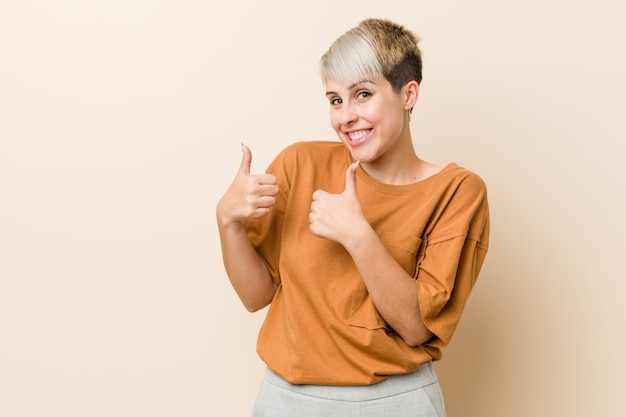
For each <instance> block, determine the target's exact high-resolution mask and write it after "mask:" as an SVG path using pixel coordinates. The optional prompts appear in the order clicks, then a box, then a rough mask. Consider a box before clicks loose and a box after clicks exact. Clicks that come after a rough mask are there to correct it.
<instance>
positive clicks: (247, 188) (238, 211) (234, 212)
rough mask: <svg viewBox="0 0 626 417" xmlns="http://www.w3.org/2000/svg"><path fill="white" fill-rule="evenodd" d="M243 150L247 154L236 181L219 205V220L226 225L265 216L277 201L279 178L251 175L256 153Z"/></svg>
mask: <svg viewBox="0 0 626 417" xmlns="http://www.w3.org/2000/svg"><path fill="white" fill-rule="evenodd" d="M241 151H242V153H243V155H242V157H241V164H240V165H239V170H238V171H237V174H236V175H235V179H234V180H233V182H232V183H231V185H230V187H229V188H228V190H226V192H225V193H224V195H223V196H222V198H221V199H220V201H219V202H218V204H217V217H218V219H219V220H220V221H221V222H222V223H224V224H227V223H235V222H241V221H244V220H248V219H253V218H255V217H261V216H265V215H267V214H268V213H269V212H270V208H271V207H272V206H273V205H274V203H275V202H276V199H275V197H274V196H275V195H276V194H277V193H278V186H277V185H276V177H274V176H273V175H271V174H260V175H250V165H251V162H252V152H251V151H250V148H248V147H247V146H245V145H241Z"/></svg>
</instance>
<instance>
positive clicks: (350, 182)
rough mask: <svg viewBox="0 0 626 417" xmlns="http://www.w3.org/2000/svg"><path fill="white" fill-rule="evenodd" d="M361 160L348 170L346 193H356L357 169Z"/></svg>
mask: <svg viewBox="0 0 626 417" xmlns="http://www.w3.org/2000/svg"><path fill="white" fill-rule="evenodd" d="M358 166H359V161H356V162H355V163H353V164H351V165H350V166H349V167H348V169H347V170H346V189H345V191H344V193H350V194H356V169H357V168H358Z"/></svg>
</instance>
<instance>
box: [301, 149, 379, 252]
mask: <svg viewBox="0 0 626 417" xmlns="http://www.w3.org/2000/svg"><path fill="white" fill-rule="evenodd" d="M358 166H359V162H358V161H357V162H355V163H354V164H352V165H350V166H349V167H348V169H347V170H346V186H345V189H344V191H343V192H342V193H341V194H331V193H328V192H326V191H323V190H317V191H315V192H314V193H313V202H312V203H311V212H310V214H309V222H310V223H311V227H310V229H311V232H312V233H313V234H314V235H316V236H319V237H323V238H326V239H328V240H332V241H335V242H338V243H340V244H342V245H343V246H346V242H347V240H348V239H349V238H350V237H351V236H352V235H353V234H354V230H355V228H356V227H359V225H360V224H364V222H365V223H367V220H366V219H365V217H364V216H363V210H362V209H361V203H360V202H359V196H358V194H357V189H356V170H357V168H358Z"/></svg>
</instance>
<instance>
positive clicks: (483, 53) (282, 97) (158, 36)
mask: <svg viewBox="0 0 626 417" xmlns="http://www.w3.org/2000/svg"><path fill="white" fill-rule="evenodd" d="M366 17H387V18H391V19H394V20H396V21H398V22H399V23H402V24H404V25H406V26H407V27H409V28H411V29H412V30H414V31H415V32H416V33H418V34H419V35H420V36H421V38H422V42H421V47H422V49H423V56H424V81H423V83H422V86H421V92H420V100H419V102H418V105H417V107H416V109H415V112H414V117H413V120H412V122H411V123H412V131H413V136H414V139H415V143H416V148H417V150H418V154H419V155H420V156H422V157H423V158H424V159H426V160H429V161H432V162H435V163H440V164H443V163H447V162H450V161H456V162H457V163H459V164H461V165H463V166H465V167H467V168H469V169H471V170H473V171H475V172H477V173H479V174H480V175H481V176H482V177H483V179H484V180H485V181H486V183H487V186H488V189H489V198H490V204H491V214H492V236H491V247H490V252H489V254H488V257H487V261H486V263H485V266H484V269H483V271H482V274H481V276H480V278H479V281H478V283H477V286H476V288H475V292H474V293H473V295H472V297H471V299H470V302H469V304H468V306H467V309H466V313H465V315H464V317H463V319H462V321H461V323H460V326H459V329H458V331H457V333H456V335H455V337H454V339H453V340H452V343H451V345H450V346H449V348H448V349H447V350H446V351H445V352H444V358H443V360H442V361H441V362H438V363H437V365H436V366H437V370H438V372H439V376H440V380H441V384H442V387H443V390H444V395H445V398H446V402H447V407H448V416H449V417H528V416H536V417H541V416H567V417H588V416H606V417H609V416H614V417H618V416H620V417H621V416H624V415H625V414H626V399H625V398H626V397H625V396H624V393H625V392H626V355H624V352H625V351H626V303H625V302H624V298H625V297H624V296H625V295H626V294H625V293H626V291H625V289H626V284H625V279H626V268H625V266H624V265H625V264H624V252H625V249H626V245H625V244H624V237H625V236H626V223H625V220H624V213H626V210H625V208H626V207H625V204H624V201H623V200H624V196H625V191H624V188H625V187H624V182H625V180H626V169H625V168H624V163H623V159H624V155H625V147H624V141H625V139H626V122H625V117H624V114H625V113H626V112H625V110H626V104H625V103H626V80H625V75H626V58H625V55H624V40H625V39H626V25H624V21H626V2H624V1H623V0H598V1H565V0H559V1H537V0H530V1H528V0H527V1H523V2H522V1H520V2H502V1H495V0H477V1H473V2H464V1H441V2H407V1H394V0H389V1H385V2H379V1H367V0H361V1H345V2H338V1H330V0H320V1H316V2H296V1H265V2H255V1H249V0H247V1H239V2H216V1H215V2H207V1H173V0H153V1H147V0H125V1H119V0H116V1H107V2H83V1H78V0H75V1H69V0H61V1H57V2H46V1H41V0H39V1H37V0H33V1H19V2H17V1H16V2H8V1H6V2H3V4H2V5H1V6H0V140H1V141H0V191H1V195H0V199H1V200H0V201H1V202H0V415H1V416H6V417H26V416H28V417H42V416H59V417H60V416H62V417H74V416H75V417H85V416H90V417H91V416H94V417H95V416H116V417H121V416H132V417H138V416H150V417H165V416H187V417H192V416H247V415H249V413H250V410H251V407H252V404H253V401H254V399H255V396H256V393H257V390H258V386H259V383H260V380H261V377H262V373H263V370H264V365H263V364H262V362H261V361H260V360H259V359H258V357H257V356H256V353H255V342H256V335H257V331H258V328H259V325H260V324H261V322H262V320H263V316H264V314H265V312H264V311H261V312H259V313H256V314H250V313H247V312H246V311H245V309H244V308H243V306H242V305H241V304H240V302H239V300H238V299H237V297H236V295H235V294H234V291H233V290H232V288H231V287H230V284H229V283H228V279H227V277H226V275H225V273H224V270H223V267H222V263H221V255H220V249H219V241H218V236H217V231H216V222H215V214H214V213H215V205H216V203H217V201H218V199H219V197H220V196H221V194H222V192H223V191H224V190H225V189H226V187H227V186H228V184H229V183H230V181H231V179H232V177H233V175H234V174H235V171H236V170H237V167H238V165H239V161H240V157H241V153H240V150H239V148H240V143H241V142H245V143H246V144H247V145H248V146H250V148H251V149H252V152H253V155H254V159H253V164H252V165H253V171H255V172H262V171H263V170H264V168H265V167H266V166H267V164H268V163H269V162H270V161H271V159H272V158H273V156H274V155H276V154H277V153H278V152H279V151H280V150H281V149H282V148H283V147H284V146H286V145H287V144H289V143H291V142H293V141H297V140H317V139H327V140H335V136H334V134H333V132H332V131H331V129H330V127H329V123H328V104H327V102H326V100H325V98H324V97H323V87H322V85H321V82H320V80H319V78H318V75H317V62H318V59H319V57H320V56H321V54H322V53H323V52H324V51H325V50H326V48H327V47H328V46H329V45H330V43H331V42H332V41H333V40H334V39H335V38H336V37H337V36H339V35H340V34H341V33H343V32H344V31H345V30H347V29H349V28H351V27H352V26H354V25H356V24H357V23H358V22H359V21H360V20H361V19H363V18H366Z"/></svg>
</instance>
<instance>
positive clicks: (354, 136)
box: [348, 129, 372, 141]
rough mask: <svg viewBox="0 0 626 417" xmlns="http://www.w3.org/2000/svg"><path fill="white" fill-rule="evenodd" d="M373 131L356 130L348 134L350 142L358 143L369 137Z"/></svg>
mask: <svg viewBox="0 0 626 417" xmlns="http://www.w3.org/2000/svg"><path fill="white" fill-rule="evenodd" d="M371 131H372V130H371V129H367V130H356V131H354V132H348V137H349V138H350V141H357V140H360V139H363V138H364V137H365V136H367V135H369V133H370V132H371Z"/></svg>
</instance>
